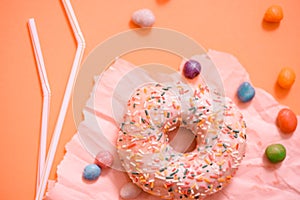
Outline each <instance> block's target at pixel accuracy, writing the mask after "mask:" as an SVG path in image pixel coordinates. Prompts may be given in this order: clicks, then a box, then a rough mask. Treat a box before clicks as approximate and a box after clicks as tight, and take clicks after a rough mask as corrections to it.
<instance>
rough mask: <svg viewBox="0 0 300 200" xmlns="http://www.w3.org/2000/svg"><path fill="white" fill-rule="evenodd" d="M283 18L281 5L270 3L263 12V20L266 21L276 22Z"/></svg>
mask: <svg viewBox="0 0 300 200" xmlns="http://www.w3.org/2000/svg"><path fill="white" fill-rule="evenodd" d="M282 19H283V11H282V8H281V6H279V5H272V6H270V7H269V8H268V9H267V11H266V12H265V16H264V20H265V21H266V22H275V23H278V22H280V21H281V20H282Z"/></svg>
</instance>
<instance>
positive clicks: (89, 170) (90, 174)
mask: <svg viewBox="0 0 300 200" xmlns="http://www.w3.org/2000/svg"><path fill="white" fill-rule="evenodd" d="M100 174H101V168H100V167H99V166H98V165H96V164H89V165H87V166H86V167H85V168H84V170H83V178H84V179H86V180H90V181H92V180H96V179H97V178H98V177H99V176H100Z"/></svg>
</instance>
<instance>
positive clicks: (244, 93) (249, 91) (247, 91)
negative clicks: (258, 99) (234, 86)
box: [237, 82, 255, 102]
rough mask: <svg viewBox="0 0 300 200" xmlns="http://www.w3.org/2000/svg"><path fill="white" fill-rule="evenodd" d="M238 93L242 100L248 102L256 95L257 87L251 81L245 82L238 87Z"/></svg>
mask: <svg viewBox="0 0 300 200" xmlns="http://www.w3.org/2000/svg"><path fill="white" fill-rule="evenodd" d="M237 95H238V98H239V99H240V100H241V101H242V102H248V101H251V100H252V99H253V97H254V96H255V89H254V88H253V87H252V85H251V84H250V83H249V82H243V83H242V84H241V85H240V87H239V88H238V91H237Z"/></svg>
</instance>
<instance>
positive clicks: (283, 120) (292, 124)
mask: <svg viewBox="0 0 300 200" xmlns="http://www.w3.org/2000/svg"><path fill="white" fill-rule="evenodd" d="M297 123H298V121H297V117H296V115H295V113H294V112H293V111H291V110H290V109H288V108H283V109H281V110H280V111H279V112H278V115H277V126H278V127H279V129H280V130H281V131H282V132H283V133H292V132H294V131H295V130H296V128H297Z"/></svg>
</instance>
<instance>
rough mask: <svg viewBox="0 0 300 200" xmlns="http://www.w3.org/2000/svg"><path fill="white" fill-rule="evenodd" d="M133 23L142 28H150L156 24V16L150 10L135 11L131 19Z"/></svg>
mask: <svg viewBox="0 0 300 200" xmlns="http://www.w3.org/2000/svg"><path fill="white" fill-rule="evenodd" d="M131 19H132V21H133V22H134V23H135V24H136V25H139V26H140V27H150V26H152V25H153V24H154V22H155V16H154V14H153V13H152V11H151V10H149V9H140V10H137V11H135V12H134V13H133V14H132V17H131Z"/></svg>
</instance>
